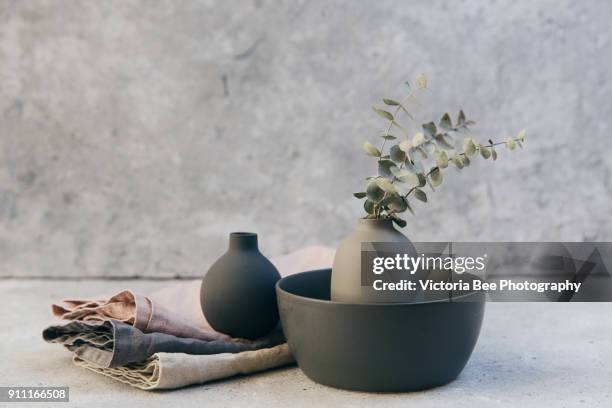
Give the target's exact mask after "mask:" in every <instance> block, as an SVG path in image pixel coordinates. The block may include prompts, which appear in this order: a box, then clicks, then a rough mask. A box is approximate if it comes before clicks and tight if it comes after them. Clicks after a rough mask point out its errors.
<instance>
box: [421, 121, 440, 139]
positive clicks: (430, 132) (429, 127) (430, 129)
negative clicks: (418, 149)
mask: <svg viewBox="0 0 612 408" xmlns="http://www.w3.org/2000/svg"><path fill="white" fill-rule="evenodd" d="M422 127H423V133H424V134H425V136H426V137H427V138H432V137H434V136H435V135H436V133H437V129H436V124H435V123H433V122H429V123H424V124H423V125H422Z"/></svg>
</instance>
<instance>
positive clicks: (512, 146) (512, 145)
mask: <svg viewBox="0 0 612 408" xmlns="http://www.w3.org/2000/svg"><path fill="white" fill-rule="evenodd" d="M506 147H507V148H508V149H509V150H514V149H516V141H515V140H514V139H513V138H511V137H508V138H507V139H506Z"/></svg>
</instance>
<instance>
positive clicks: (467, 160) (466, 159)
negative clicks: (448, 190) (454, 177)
mask: <svg viewBox="0 0 612 408" xmlns="http://www.w3.org/2000/svg"><path fill="white" fill-rule="evenodd" d="M461 161H462V163H463V167H468V166H469V165H470V164H471V163H472V162H471V160H470V158H469V157H467V156H465V155H463V156H461Z"/></svg>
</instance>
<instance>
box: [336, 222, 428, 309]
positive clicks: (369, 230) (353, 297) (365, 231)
mask: <svg viewBox="0 0 612 408" xmlns="http://www.w3.org/2000/svg"><path fill="white" fill-rule="evenodd" d="M364 242H385V243H396V244H399V245H398V247H400V248H402V252H403V253H406V254H408V255H409V256H416V255H417V253H416V250H415V248H414V245H412V242H410V240H409V239H408V238H406V236H405V235H404V234H402V233H401V232H399V231H398V230H396V229H395V227H394V226H393V221H392V220H391V219H365V218H362V219H359V220H358V222H357V226H356V228H355V229H354V230H353V232H351V233H350V234H349V235H348V236H347V237H345V238H344V239H343V240H342V241H341V242H340V245H339V246H338V249H337V251H336V256H335V257H334V263H333V266H332V275H331V300H333V301H336V302H349V303H385V302H408V301H411V300H413V299H414V297H415V296H416V294H415V293H412V292H399V291H398V292H390V291H375V290H374V289H373V288H372V285H365V284H362V276H361V244H362V243H364ZM365 273H372V272H371V271H365Z"/></svg>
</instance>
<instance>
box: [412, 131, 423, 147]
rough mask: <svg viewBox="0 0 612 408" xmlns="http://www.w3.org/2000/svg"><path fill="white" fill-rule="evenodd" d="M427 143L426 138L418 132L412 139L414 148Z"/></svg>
mask: <svg viewBox="0 0 612 408" xmlns="http://www.w3.org/2000/svg"><path fill="white" fill-rule="evenodd" d="M423 143H425V136H423V134H422V133H421V132H418V133H416V134H415V135H414V137H413V138H412V146H414V147H418V146H421V145H422V144H423Z"/></svg>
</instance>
